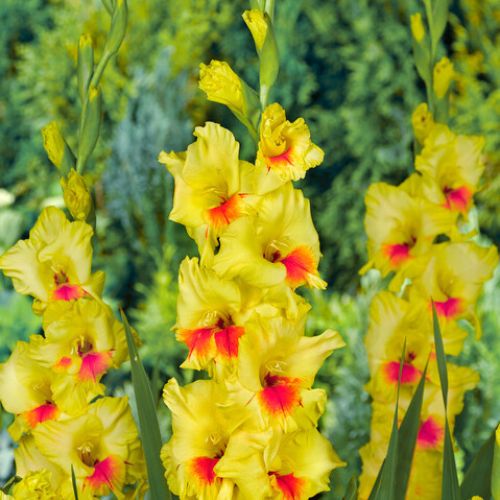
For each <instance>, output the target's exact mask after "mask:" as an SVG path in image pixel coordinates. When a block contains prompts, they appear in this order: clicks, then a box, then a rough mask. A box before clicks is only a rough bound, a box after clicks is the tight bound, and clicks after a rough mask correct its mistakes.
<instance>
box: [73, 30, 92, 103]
mask: <svg viewBox="0 0 500 500" xmlns="http://www.w3.org/2000/svg"><path fill="white" fill-rule="evenodd" d="M93 71H94V49H93V47H92V38H91V37H90V35H87V34H85V35H82V36H81V37H80V41H79V43H78V66H77V74H78V91H79V93H80V100H81V101H82V103H83V102H84V101H85V96H86V95H87V90H88V88H89V84H90V79H91V78H92V73H93Z"/></svg>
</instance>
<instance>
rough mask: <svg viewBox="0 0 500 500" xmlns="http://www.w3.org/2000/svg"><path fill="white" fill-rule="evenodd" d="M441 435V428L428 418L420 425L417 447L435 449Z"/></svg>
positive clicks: (442, 432)
mask: <svg viewBox="0 0 500 500" xmlns="http://www.w3.org/2000/svg"><path fill="white" fill-rule="evenodd" d="M443 435H444V431H443V428H442V427H441V426H440V425H439V424H438V423H437V422H436V421H435V420H434V419H433V418H432V417H429V418H428V419H427V420H425V421H424V422H422V423H421V424H420V429H419V430H418V435H417V445H418V446H419V448H435V447H436V446H437V445H438V443H439V442H440V441H441V440H442V438H443Z"/></svg>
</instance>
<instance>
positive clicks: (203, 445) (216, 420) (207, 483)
mask: <svg viewBox="0 0 500 500" xmlns="http://www.w3.org/2000/svg"><path fill="white" fill-rule="evenodd" d="M163 399H164V401H165V404H166V405H167V406H168V408H169V409H170V411H171V412H172V437H171V439H170V441H168V443H166V444H165V445H164V446H163V448H162V451H161V459H162V461H163V465H164V466H165V471H166V472H165V477H166V478H167V481H168V485H169V487H170V489H171V491H172V492H173V493H175V494H176V495H179V497H180V498H181V499H193V500H194V499H195V498H197V499H215V498H232V491H233V488H234V482H233V481H232V480H230V479H223V478H221V477H219V476H218V474H217V473H216V472H215V470H214V468H215V466H216V464H217V463H218V461H219V460H220V459H221V458H222V457H223V456H224V453H225V450H226V447H227V444H228V441H229V439H230V436H231V435H232V434H233V432H235V431H237V430H238V429H239V428H240V427H241V426H242V425H243V424H244V423H245V421H246V420H247V419H249V418H251V417H252V414H251V413H250V412H249V411H248V410H246V409H245V407H241V408H238V409H237V410H236V411H228V409H227V408H226V406H227V405H226V392H225V389H224V387H223V386H221V385H218V384H216V383H215V382H213V381H208V380H198V381H196V382H193V383H192V384H189V385H187V386H185V387H182V388H181V387H179V385H178V384H177V381H176V380H175V379H170V380H169V381H168V383H167V384H166V385H165V388H164V390H163Z"/></svg>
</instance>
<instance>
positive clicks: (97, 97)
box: [77, 87, 102, 172]
mask: <svg viewBox="0 0 500 500" xmlns="http://www.w3.org/2000/svg"><path fill="white" fill-rule="evenodd" d="M101 106H102V95H101V91H100V90H99V89H96V88H95V87H91V88H90V89H89V100H88V105H87V109H86V113H85V118H84V120H83V124H82V128H81V130H80V137H79V144H78V161H77V171H78V172H80V171H81V170H82V168H83V167H84V166H85V164H86V163H87V161H88V159H89V157H90V155H91V154H92V152H93V151H94V148H95V145H96V143H97V138H98V137H99V129H100V127H101Z"/></svg>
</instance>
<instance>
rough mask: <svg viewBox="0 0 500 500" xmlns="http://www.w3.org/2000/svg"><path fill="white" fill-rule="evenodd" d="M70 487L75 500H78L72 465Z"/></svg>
mask: <svg viewBox="0 0 500 500" xmlns="http://www.w3.org/2000/svg"><path fill="white" fill-rule="evenodd" d="M71 485H72V486H73V495H74V497H75V500H78V487H77V485H76V477H75V469H73V464H71Z"/></svg>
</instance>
